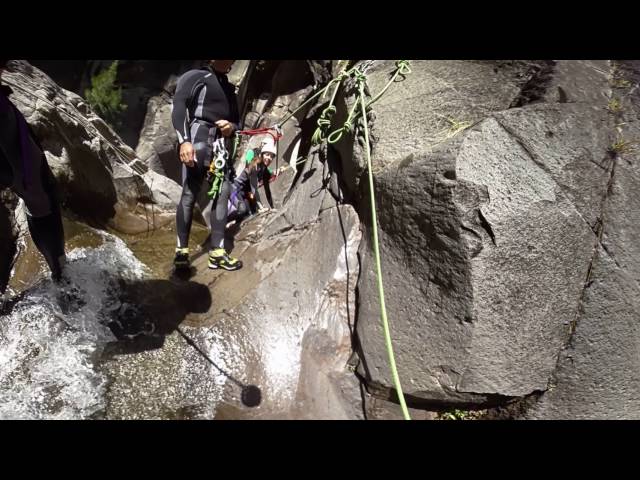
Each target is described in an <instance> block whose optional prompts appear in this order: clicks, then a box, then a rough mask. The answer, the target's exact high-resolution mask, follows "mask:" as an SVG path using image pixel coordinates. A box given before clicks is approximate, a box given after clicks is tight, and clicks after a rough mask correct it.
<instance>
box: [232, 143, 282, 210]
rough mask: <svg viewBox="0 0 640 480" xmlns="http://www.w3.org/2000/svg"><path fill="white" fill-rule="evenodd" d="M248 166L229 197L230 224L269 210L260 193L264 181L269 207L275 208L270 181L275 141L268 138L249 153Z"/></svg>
mask: <svg viewBox="0 0 640 480" xmlns="http://www.w3.org/2000/svg"><path fill="white" fill-rule="evenodd" d="M247 153H248V154H249V155H247V166H246V167H245V168H244V169H243V170H242V173H240V175H238V176H237V177H236V179H235V180H234V182H233V186H232V189H231V195H230V197H229V215H228V217H227V221H228V222H232V221H234V220H235V221H237V222H240V221H242V220H243V219H244V218H246V217H247V216H248V215H249V214H253V213H255V212H256V209H257V211H258V212H264V211H266V210H268V208H265V207H264V205H263V204H262V201H261V199H260V192H259V191H258V186H259V183H260V182H261V181H262V182H263V185H264V192H265V194H266V195H267V201H268V202H269V207H270V208H273V198H272V196H271V188H270V187H269V183H270V180H271V179H272V177H273V176H274V173H273V171H272V170H271V168H269V166H270V165H271V163H272V162H273V160H275V158H276V155H277V150H276V146H275V143H274V141H273V140H272V139H271V137H268V138H267V140H266V141H264V142H263V143H262V147H261V148H259V149H254V150H250V151H249V152H247Z"/></svg>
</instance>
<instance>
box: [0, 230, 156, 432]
mask: <svg viewBox="0 0 640 480" xmlns="http://www.w3.org/2000/svg"><path fill="white" fill-rule="evenodd" d="M100 234H101V235H102V236H103V237H104V238H105V243H103V245H101V246H100V247H98V248H91V249H88V248H80V249H75V250H73V251H71V252H69V254H68V264H67V272H68V276H69V278H70V279H71V281H72V284H73V285H74V286H72V287H70V288H71V289H72V290H75V292H74V294H73V297H75V298H76V299H80V302H77V301H76V302H75V304H74V302H73V301H72V302H71V306H70V307H69V308H68V309H66V307H65V309H66V310H67V311H66V313H65V312H63V311H62V310H61V307H60V305H59V302H58V301H57V300H56V297H58V296H59V295H60V293H61V288H60V287H58V286H55V285H53V284H52V283H51V282H50V281H48V280H44V281H42V282H41V283H40V284H39V285H38V286H37V287H36V288H35V289H33V290H31V291H30V292H29V294H28V295H27V296H26V297H25V298H24V300H22V301H21V302H20V303H19V304H17V305H16V306H15V307H14V309H13V311H12V313H11V314H9V315H6V316H4V317H0V419H81V418H87V417H89V416H90V415H92V414H93V413H95V412H97V411H99V410H101V409H102V408H104V406H105V405H104V390H105V387H106V383H107V379H106V378H105V376H104V374H101V373H99V372H98V371H96V369H95V368H94V358H95V357H96V356H97V355H98V354H99V353H100V351H101V348H102V346H104V344H106V343H107V342H110V341H113V340H115V338H114V336H113V335H112V333H111V331H110V330H109V328H107V327H106V326H105V325H102V324H101V323H100V320H101V318H100V317H101V312H105V311H106V310H108V309H109V307H117V305H110V304H112V303H114V302H117V300H116V299H117V295H115V292H114V286H113V285H114V283H113V281H114V279H115V278H124V279H139V278H142V277H143V275H144V273H145V270H146V269H145V266H144V265H143V264H142V263H140V262H139V261H138V260H137V259H136V258H135V257H134V256H133V254H132V253H131V251H130V250H129V249H128V248H127V247H126V245H125V244H124V242H122V240H120V239H119V238H117V237H114V236H112V235H109V234H107V233H104V232H100ZM68 289H69V287H67V290H68Z"/></svg>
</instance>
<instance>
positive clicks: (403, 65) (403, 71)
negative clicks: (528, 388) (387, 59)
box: [396, 60, 411, 75]
mask: <svg viewBox="0 0 640 480" xmlns="http://www.w3.org/2000/svg"><path fill="white" fill-rule="evenodd" d="M396 68H397V69H398V71H399V72H400V75H408V74H410V73H411V67H410V64H409V60H398V61H397V62H396Z"/></svg>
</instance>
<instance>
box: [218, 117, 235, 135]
mask: <svg viewBox="0 0 640 480" xmlns="http://www.w3.org/2000/svg"><path fill="white" fill-rule="evenodd" d="M216 127H218V128H219V129H220V133H222V136H223V137H230V136H231V135H232V134H233V131H234V130H235V127H234V126H233V123H231V122H230V121H228V120H218V121H217V122H216Z"/></svg>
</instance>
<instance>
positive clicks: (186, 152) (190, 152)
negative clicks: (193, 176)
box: [180, 142, 195, 167]
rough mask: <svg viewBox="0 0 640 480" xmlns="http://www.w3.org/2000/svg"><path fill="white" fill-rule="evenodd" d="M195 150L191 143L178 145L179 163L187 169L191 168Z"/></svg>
mask: <svg viewBox="0 0 640 480" xmlns="http://www.w3.org/2000/svg"><path fill="white" fill-rule="evenodd" d="M194 159H195V150H194V149H193V145H192V144H191V142H184V143H183V144H182V145H180V161H181V162H182V163H184V164H185V165H186V166H187V167H193V165H194V164H195V161H194Z"/></svg>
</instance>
